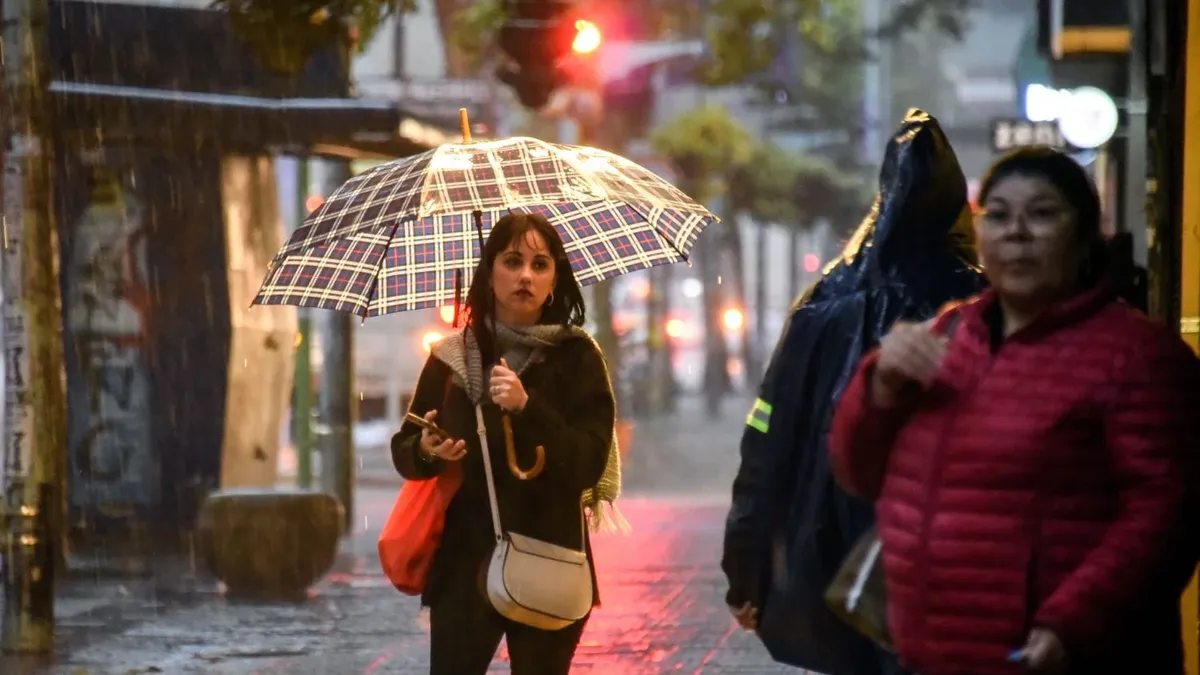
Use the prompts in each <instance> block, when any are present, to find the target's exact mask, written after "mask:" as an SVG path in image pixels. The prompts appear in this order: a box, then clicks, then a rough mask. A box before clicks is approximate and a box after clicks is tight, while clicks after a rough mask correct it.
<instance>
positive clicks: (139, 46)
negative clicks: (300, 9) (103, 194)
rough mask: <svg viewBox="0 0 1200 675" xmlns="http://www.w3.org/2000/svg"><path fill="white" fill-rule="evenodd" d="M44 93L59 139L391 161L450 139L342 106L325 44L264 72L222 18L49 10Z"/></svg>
mask: <svg viewBox="0 0 1200 675" xmlns="http://www.w3.org/2000/svg"><path fill="white" fill-rule="evenodd" d="M50 12H51V20H50V21H49V26H48V30H49V35H48V42H49V57H50V64H49V65H50V67H49V71H50V79H51V85H50V95H51V99H52V103H53V106H54V109H55V117H56V119H55V123H56V127H57V128H58V129H59V130H60V131H61V132H62V134H63V136H64V138H65V139H67V140H68V141H75V142H82V143H94V142H101V141H102V142H104V143H113V142H125V143H135V144H155V145H167V146H175V147H178V146H180V145H182V146H184V147H187V146H195V145H200V144H203V145H214V144H215V145H219V146H222V147H225V148H231V149H234V148H236V149H240V150H243V151H250V152H253V151H263V150H272V149H274V150H279V151H284V152H305V151H310V152H315V153H318V154H339V155H343V156H349V157H363V156H382V157H395V156H403V155H407V154H411V153H413V152H420V151H422V150H426V149H428V148H430V147H435V146H436V145H438V144H439V143H442V142H445V141H447V140H454V138H452V137H451V136H450V134H454V133H455V132H454V130H455V129H456V128H457V123H456V121H455V120H447V121H445V122H444V123H439V121H438V120H430V119H428V118H422V117H420V116H417V115H413V114H411V113H409V112H406V111H405V109H404V105H403V101H390V100H381V99H358V98H353V97H351V96H349V92H350V90H351V85H350V80H349V76H348V74H347V73H346V72H345V68H343V67H342V66H341V63H342V59H343V56H342V55H340V54H338V53H337V48H336V47H334V46H330V47H329V48H327V49H323V50H321V51H319V52H317V53H314V54H313V55H312V56H311V57H310V58H309V60H308V62H307V64H306V66H305V67H304V68H303V70H302V72H299V73H297V74H296V75H294V76H291V77H288V76H280V75H278V74H273V73H270V72H267V71H266V70H265V69H264V68H263V67H262V66H261V64H260V63H259V62H258V59H257V58H256V57H255V56H254V54H253V53H251V51H250V50H249V49H248V48H247V47H246V46H245V45H244V44H243V42H242V41H241V39H240V38H239V37H238V36H237V35H236V34H235V33H234V31H233V29H232V27H231V25H230V22H229V17H228V15H227V14H226V13H225V12H222V11H217V10H211V9H198V8H188V7H170V6H154V5H135V4H123V3H111V2H106V3H93V2H76V1H72V0H53V1H52V2H51V3H50Z"/></svg>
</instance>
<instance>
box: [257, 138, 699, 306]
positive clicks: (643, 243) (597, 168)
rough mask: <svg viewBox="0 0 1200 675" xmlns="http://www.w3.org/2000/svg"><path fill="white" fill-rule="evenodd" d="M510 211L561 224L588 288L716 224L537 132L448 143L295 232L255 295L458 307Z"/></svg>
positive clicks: (612, 164) (351, 188)
mask: <svg viewBox="0 0 1200 675" xmlns="http://www.w3.org/2000/svg"><path fill="white" fill-rule="evenodd" d="M510 211H512V212H527V213H540V214H542V215H544V216H545V217H546V218H547V219H548V220H549V221H550V222H551V223H552V224H553V225H554V226H555V228H556V229H557V230H558V233H559V235H560V236H561V237H562V239H563V243H564V244H565V245H566V249H567V256H568V258H569V260H570V263H571V267H572V269H573V270H574V272H575V277H576V279H577V280H578V281H579V283H580V284H591V283H595V282H598V281H601V280H603V279H608V278H610V277H614V276H618V275H621V274H626V273H629V272H634V271H637V270H642V269H646V268H649V267H653V266H655V265H661V264H667V263H675V262H681V261H686V260H687V257H688V253H689V252H690V251H691V249H692V246H693V245H694V244H695V243H696V239H697V237H699V235H700V233H701V232H702V231H703V230H704V228H705V227H706V226H707V225H708V224H709V223H712V222H715V221H716V220H717V218H716V217H715V216H714V215H713V214H712V213H710V212H709V211H708V210H707V209H705V208H704V207H702V206H700V205H699V204H697V203H696V202H694V201H692V199H690V198H689V197H688V196H687V195H685V194H683V193H682V192H680V191H679V190H678V189H676V188H675V187H674V186H672V185H671V184H670V183H668V182H666V181H665V180H663V179H662V178H661V177H659V176H658V175H656V174H655V173H653V172H652V171H650V170H648V169H646V168H644V167H642V166H639V165H638V164H636V163H634V162H632V161H630V160H628V159H625V158H624V157H620V156H618V155H614V154H612V153H608V152H604V151H603V150H596V149H594V148H587V147H579V146H569V145H559V144H556V143H547V142H545V141H540V140H537V139H533V138H522V137H518V138H510V139H506V140H502V141H490V142H486V143H473V144H465V145H459V144H447V145H443V146H441V147H439V148H436V149H434V150H430V151H428V152H425V153H422V154H420V155H416V156H413V157H410V158H406V159H402V160H397V161H394V162H390V163H388V164H384V165H382V166H379V167H376V168H374V169H372V170H370V171H367V172H365V173H363V174H361V175H359V176H356V177H354V178H352V179H350V180H349V181H347V182H346V184H345V185H343V186H342V187H340V188H338V190H337V191H336V192H334V193H333V195H331V196H330V197H329V199H328V200H327V201H326V202H325V204H323V205H322V206H321V207H320V208H319V209H317V210H316V211H314V212H313V213H312V214H310V215H309V217H308V218H307V219H306V220H305V222H304V224H303V225H302V226H301V227H300V228H298V229H297V230H296V232H295V233H294V234H293V235H292V237H291V239H290V240H289V241H288V243H287V244H286V245H285V246H284V247H283V248H282V249H281V250H280V251H279V253H278V254H277V255H276V256H275V259H274V261H272V263H271V267H270V270H269V271H268V273H267V277H266V279H265V280H264V281H263V285H262V289H261V290H260V291H259V293H258V296H257V297H256V298H255V303H256V304H261V305H294V306H298V307H318V308H321V309H331V310H335V311H342V312H352V313H354V314H357V315H359V316H362V317H363V318H366V317H369V316H379V315H381V314H387V313H391V312H400V311H406V310H415V309H423V308H428V307H436V306H438V305H443V304H447V303H450V302H453V301H454V299H455V296H456V288H455V286H456V284H455V276H456V273H459V272H462V271H464V270H465V271H468V272H469V271H470V270H473V269H474V268H475V267H476V265H477V264H478V260H479V233H478V232H477V230H476V222H475V217H474V216H475V215H476V214H478V216H479V223H480V224H481V225H482V229H483V235H484V236H485V237H486V235H487V232H489V231H490V230H491V227H492V224H493V223H495V222H496V220H498V219H499V218H501V217H503V216H504V215H506V214H508V213H509V212H510Z"/></svg>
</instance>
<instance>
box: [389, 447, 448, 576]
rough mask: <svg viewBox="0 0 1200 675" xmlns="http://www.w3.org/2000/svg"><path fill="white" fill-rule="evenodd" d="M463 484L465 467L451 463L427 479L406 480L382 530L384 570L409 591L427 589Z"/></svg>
mask: <svg viewBox="0 0 1200 675" xmlns="http://www.w3.org/2000/svg"><path fill="white" fill-rule="evenodd" d="M461 485H462V467H461V466H459V465H458V464H456V463H448V464H447V466H446V467H444V469H443V470H442V473H441V474H439V475H438V476H436V477H434V478H430V479H427V480H410V481H405V483H404V486H403V487H401V488H400V496H399V497H397V498H396V505H395V506H393V507H392V513H391V515H389V516H388V519H387V522H386V523H384V525H383V532H381V533H380V534H379V562H380V563H382V564H383V573H384V574H385V575H387V578H388V580H390V581H391V582H392V585H393V586H395V587H396V590H398V591H400V592H401V593H404V594H405V595H420V594H421V593H422V592H423V591H424V590H425V581H426V579H427V578H428V577H429V566H430V565H431V564H432V563H433V557H434V555H435V554H436V553H437V550H438V546H440V545H441V543H442V530H443V529H444V528H445V526H446V509H447V508H448V507H449V506H450V500H451V499H453V498H454V494H455V493H456V492H458V488H459V486H461Z"/></svg>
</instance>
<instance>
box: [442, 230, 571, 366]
mask: <svg viewBox="0 0 1200 675" xmlns="http://www.w3.org/2000/svg"><path fill="white" fill-rule="evenodd" d="M529 232H537V233H538V234H540V235H542V239H543V240H545V242H546V246H547V247H548V248H549V249H550V251H549V252H550V257H551V258H552V259H553V260H554V274H555V277H556V279H557V280H556V282H555V284H554V291H553V295H552V297H551V301H550V304H548V305H546V307H545V308H544V309H543V310H542V316H541V319H540V320H539V321H538V323H541V324H561V325H562V326H564V327H565V326H582V325H583V323H584V321H586V320H587V313H586V308H585V307H584V302H583V291H582V290H580V288H579V282H578V281H576V280H575V272H574V271H573V270H572V269H571V262H570V260H568V259H567V250H566V248H565V247H564V246H563V241H562V238H561V237H559V236H558V232H557V231H555V229H554V226H553V225H551V224H550V221H549V220H547V219H546V217H545V216H543V215H541V214H538V213H509V214H508V215H506V216H504V217H503V218H501V219H500V220H498V221H496V224H495V225H494V226H493V227H492V231H491V233H490V234H488V238H487V242H486V243H484V245H483V256H482V258H481V260H480V261H479V267H478V268H477V269H476V270H475V278H474V279H472V280H471V287H470V288H469V289H468V290H467V303H466V304H467V307H466V313H465V322H466V324H467V325H468V326H470V327H471V331H472V332H473V333H475V337H476V339H477V340H478V341H479V346H480V351H481V352H482V353H483V355H484V357H485V358H490V357H491V355H492V353H491V346H492V342H493V341H492V329H491V322H492V320H493V318H494V317H495V309H496V299H495V296H494V295H493V293H492V284H491V281H492V267H493V265H495V263H496V256H498V255H500V254H501V253H503V252H504V251H506V250H508V248H509V246H511V245H512V242H514V241H516V240H517V238H518V237H523V236H525V235H526V234H527V233H529Z"/></svg>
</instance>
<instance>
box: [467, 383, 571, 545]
mask: <svg viewBox="0 0 1200 675" xmlns="http://www.w3.org/2000/svg"><path fill="white" fill-rule="evenodd" d="M475 429H476V432H477V433H478V434H479V449H480V450H481V451H482V452H483V458H482V459H483V475H484V476H486V477H487V489H488V505H489V506H490V507H491V509H492V531H493V532H494V533H495V535H496V543H499V542H500V541H502V540H503V539H504V529H503V528H502V527H501V526H500V503H499V502H498V501H497V500H496V479H495V477H494V476H493V475H492V453H491V451H490V450H489V449H488V439H487V426H486V425H484V423H483V406H482V405H480V404H478V403H476V404H475ZM579 528H580V538H579V546H580V548H581V550H587V516H585V515H584V513H583V507H582V506H580V508H579Z"/></svg>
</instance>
